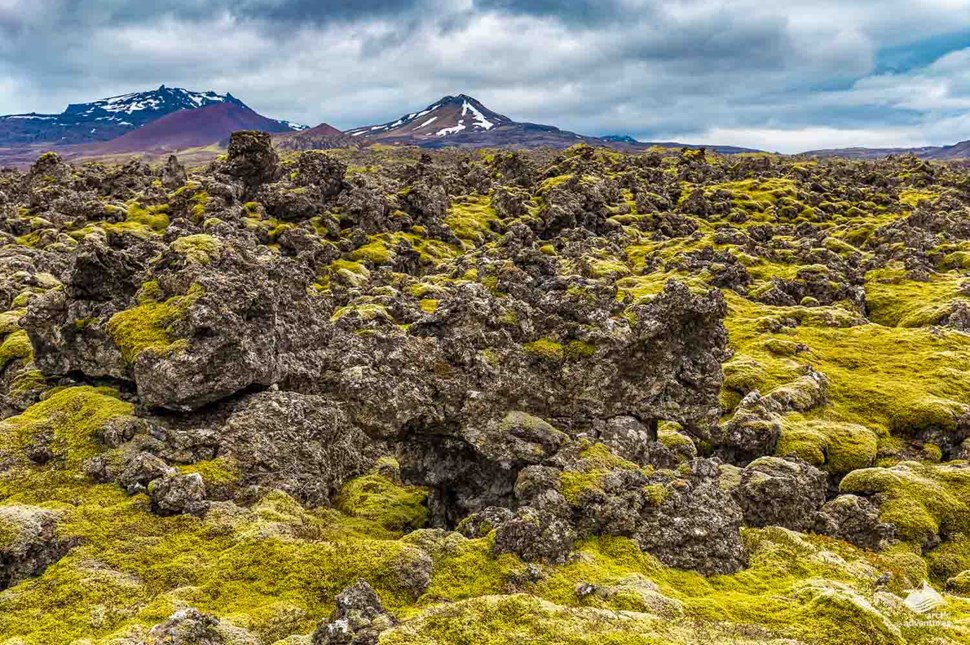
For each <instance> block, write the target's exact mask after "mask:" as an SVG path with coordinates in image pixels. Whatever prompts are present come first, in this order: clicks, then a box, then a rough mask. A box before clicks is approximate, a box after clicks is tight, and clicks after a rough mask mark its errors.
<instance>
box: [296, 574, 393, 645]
mask: <svg viewBox="0 0 970 645" xmlns="http://www.w3.org/2000/svg"><path fill="white" fill-rule="evenodd" d="M336 603H337V608H336V609H334V611H333V613H331V614H330V617H329V618H327V619H326V620H323V621H320V623H319V624H318V625H317V628H316V630H315V631H314V632H313V640H312V642H313V645H376V644H377V641H378V639H379V638H380V634H381V632H383V631H385V630H387V629H390V628H391V627H393V626H394V625H395V624H396V622H397V621H396V620H395V619H394V617H393V616H391V615H390V614H389V613H388V612H387V610H386V609H384V605H382V604H381V601H380V599H379V598H378V597H377V594H376V593H374V590H373V589H372V588H371V586H370V585H369V584H367V583H366V582H364V581H363V580H358V581H357V582H356V583H354V584H353V585H351V586H350V587H347V588H346V589H344V590H343V591H341V592H340V593H339V594H338V595H337V598H336Z"/></svg>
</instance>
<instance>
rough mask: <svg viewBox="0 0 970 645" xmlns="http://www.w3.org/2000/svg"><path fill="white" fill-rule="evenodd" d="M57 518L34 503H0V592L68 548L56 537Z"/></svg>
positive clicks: (39, 570) (40, 569) (39, 571)
mask: <svg viewBox="0 0 970 645" xmlns="http://www.w3.org/2000/svg"><path fill="white" fill-rule="evenodd" d="M57 518H58V514H57V513H56V512H54V511H49V510H46V509H41V508H37V507H34V506H22V505H19V504H15V505H12V506H0V591H2V590H4V589H6V588H8V587H12V586H14V585H16V584H17V583H19V582H21V581H22V580H26V579H27V578H31V577H33V576H39V575H41V574H42V573H43V572H44V570H45V569H46V568H47V567H48V566H50V565H51V564H53V563H55V562H57V561H58V560H60V559H61V558H62V557H64V555H65V554H67V552H68V551H69V550H70V549H71V547H72V546H73V543H72V542H71V541H69V540H61V539H58V537H57Z"/></svg>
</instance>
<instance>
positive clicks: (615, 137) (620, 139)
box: [602, 134, 640, 144]
mask: <svg viewBox="0 0 970 645" xmlns="http://www.w3.org/2000/svg"><path fill="white" fill-rule="evenodd" d="M602 139H603V141H610V142H612V143H632V144H637V143H640V142H639V141H637V140H636V139H634V138H633V137H631V136H628V135H625V134H610V135H607V136H605V137H602Z"/></svg>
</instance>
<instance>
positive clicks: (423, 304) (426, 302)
mask: <svg viewBox="0 0 970 645" xmlns="http://www.w3.org/2000/svg"><path fill="white" fill-rule="evenodd" d="M418 306H419V307H420V308H421V311H423V312H424V313H426V314H433V313H434V312H436V311H437V310H438V301H437V300H434V299H431V298H425V299H423V300H421V301H420V302H419V303H418Z"/></svg>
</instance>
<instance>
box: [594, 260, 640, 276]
mask: <svg viewBox="0 0 970 645" xmlns="http://www.w3.org/2000/svg"><path fill="white" fill-rule="evenodd" d="M589 268H590V274H591V275H592V276H593V277H594V278H603V277H606V276H625V275H629V274H630V267H628V266H627V265H625V264H623V263H622V262H620V261H618V260H593V261H591V262H590V264H589Z"/></svg>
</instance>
